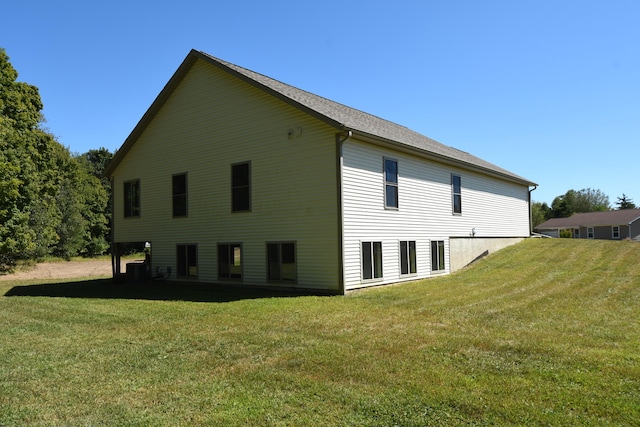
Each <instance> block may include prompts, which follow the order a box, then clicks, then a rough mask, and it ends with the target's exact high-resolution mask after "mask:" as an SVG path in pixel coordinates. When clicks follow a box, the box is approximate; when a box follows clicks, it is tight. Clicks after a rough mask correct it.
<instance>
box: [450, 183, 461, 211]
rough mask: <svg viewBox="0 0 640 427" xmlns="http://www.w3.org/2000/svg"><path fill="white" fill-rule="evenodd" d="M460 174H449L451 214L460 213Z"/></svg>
mask: <svg viewBox="0 0 640 427" xmlns="http://www.w3.org/2000/svg"><path fill="white" fill-rule="evenodd" d="M461 185H462V184H461V179H460V175H451V194H452V196H453V200H452V203H453V214H454V215H460V214H462V192H461V191H462V190H461Z"/></svg>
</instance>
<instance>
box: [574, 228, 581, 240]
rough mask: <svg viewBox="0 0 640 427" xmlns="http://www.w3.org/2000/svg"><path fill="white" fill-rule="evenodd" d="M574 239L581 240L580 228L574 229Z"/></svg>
mask: <svg viewBox="0 0 640 427" xmlns="http://www.w3.org/2000/svg"><path fill="white" fill-rule="evenodd" d="M573 238H574V239H579V238H580V228H574V229H573Z"/></svg>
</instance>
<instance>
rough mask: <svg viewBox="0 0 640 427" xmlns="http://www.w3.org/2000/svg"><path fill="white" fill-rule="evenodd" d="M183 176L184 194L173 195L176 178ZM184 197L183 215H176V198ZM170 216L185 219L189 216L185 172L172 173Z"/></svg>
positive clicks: (187, 183) (186, 176) (187, 176)
mask: <svg viewBox="0 0 640 427" xmlns="http://www.w3.org/2000/svg"><path fill="white" fill-rule="evenodd" d="M179 176H184V193H177V194H176V193H175V192H174V190H175V182H174V180H175V179H176V177H179ZM183 196H184V214H182V215H180V214H178V215H176V197H183ZM171 216H172V217H173V218H187V217H188V216H189V174H188V173H187V172H181V173H174V174H173V175H171Z"/></svg>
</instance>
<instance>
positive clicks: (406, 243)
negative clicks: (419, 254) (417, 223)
mask: <svg viewBox="0 0 640 427" xmlns="http://www.w3.org/2000/svg"><path fill="white" fill-rule="evenodd" d="M416 271H417V268H416V242H415V240H403V241H401V242H400V274H402V275H406V274H416Z"/></svg>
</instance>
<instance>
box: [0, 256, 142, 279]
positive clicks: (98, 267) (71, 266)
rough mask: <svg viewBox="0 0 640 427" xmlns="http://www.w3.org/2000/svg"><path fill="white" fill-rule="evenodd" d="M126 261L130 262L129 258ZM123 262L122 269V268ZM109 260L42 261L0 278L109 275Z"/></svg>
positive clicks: (60, 277) (71, 277) (69, 277)
mask: <svg viewBox="0 0 640 427" xmlns="http://www.w3.org/2000/svg"><path fill="white" fill-rule="evenodd" d="M128 262H131V260H129V261H128ZM124 268H125V266H124V262H123V265H122V271H125V270H124ZM110 276H111V260H109V259H100V260H81V261H57V262H43V263H40V264H36V265H35V267H31V268H28V269H26V270H21V271H17V272H15V273H12V274H5V275H0V280H39V279H73V278H77V277H110Z"/></svg>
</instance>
